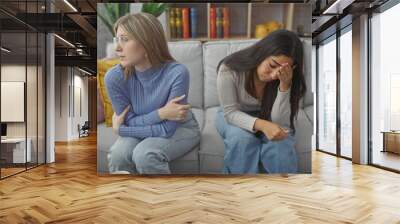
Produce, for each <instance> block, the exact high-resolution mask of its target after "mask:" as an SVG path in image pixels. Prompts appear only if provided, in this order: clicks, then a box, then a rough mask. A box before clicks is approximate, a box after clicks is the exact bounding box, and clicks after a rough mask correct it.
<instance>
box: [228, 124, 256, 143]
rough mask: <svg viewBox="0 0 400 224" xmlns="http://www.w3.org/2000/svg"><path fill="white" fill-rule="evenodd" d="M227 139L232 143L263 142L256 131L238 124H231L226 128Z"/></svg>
mask: <svg viewBox="0 0 400 224" xmlns="http://www.w3.org/2000/svg"><path fill="white" fill-rule="evenodd" d="M225 139H226V140H227V141H229V142H232V143H241V144H256V143H257V144H259V143H260V142H261V141H260V139H258V138H257V136H255V134H254V133H251V132H249V131H247V130H244V129H242V128H239V127H236V126H230V127H228V128H227V129H226V130H225Z"/></svg>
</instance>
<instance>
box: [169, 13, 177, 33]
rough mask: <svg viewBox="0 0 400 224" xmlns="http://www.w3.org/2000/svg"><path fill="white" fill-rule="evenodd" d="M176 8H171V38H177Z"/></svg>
mask: <svg viewBox="0 0 400 224" xmlns="http://www.w3.org/2000/svg"><path fill="white" fill-rule="evenodd" d="M175 15H176V14H175V9H174V8H170V9H169V33H170V35H171V38H176V16H175Z"/></svg>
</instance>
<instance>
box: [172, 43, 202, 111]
mask: <svg viewBox="0 0 400 224" xmlns="http://www.w3.org/2000/svg"><path fill="white" fill-rule="evenodd" d="M168 46H169V50H170V52H171V54H172V56H173V57H174V58H175V60H177V61H178V62H179V63H182V64H184V65H185V66H186V67H187V68H188V70H189V73H190V87H189V89H190V91H189V98H188V101H189V104H191V105H192V106H193V107H196V108H202V107H203V49H202V47H201V42H199V41H180V42H169V43H168Z"/></svg>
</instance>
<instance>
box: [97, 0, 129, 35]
mask: <svg viewBox="0 0 400 224" xmlns="http://www.w3.org/2000/svg"><path fill="white" fill-rule="evenodd" d="M98 10H99V13H98V15H99V17H100V19H101V20H102V21H103V23H104V24H105V25H106V27H107V29H108V30H109V31H110V32H111V34H114V29H113V27H114V23H115V22H117V20H118V19H119V18H120V17H121V16H123V15H125V14H127V13H129V3H103V4H99V7H98Z"/></svg>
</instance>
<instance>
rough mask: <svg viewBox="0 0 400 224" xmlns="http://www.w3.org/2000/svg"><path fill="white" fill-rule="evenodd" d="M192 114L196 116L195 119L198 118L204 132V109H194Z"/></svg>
mask: <svg viewBox="0 0 400 224" xmlns="http://www.w3.org/2000/svg"><path fill="white" fill-rule="evenodd" d="M192 112H193V114H194V117H195V118H196V121H197V123H199V128H200V131H201V130H203V126H204V111H203V110H202V109H197V108H192Z"/></svg>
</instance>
